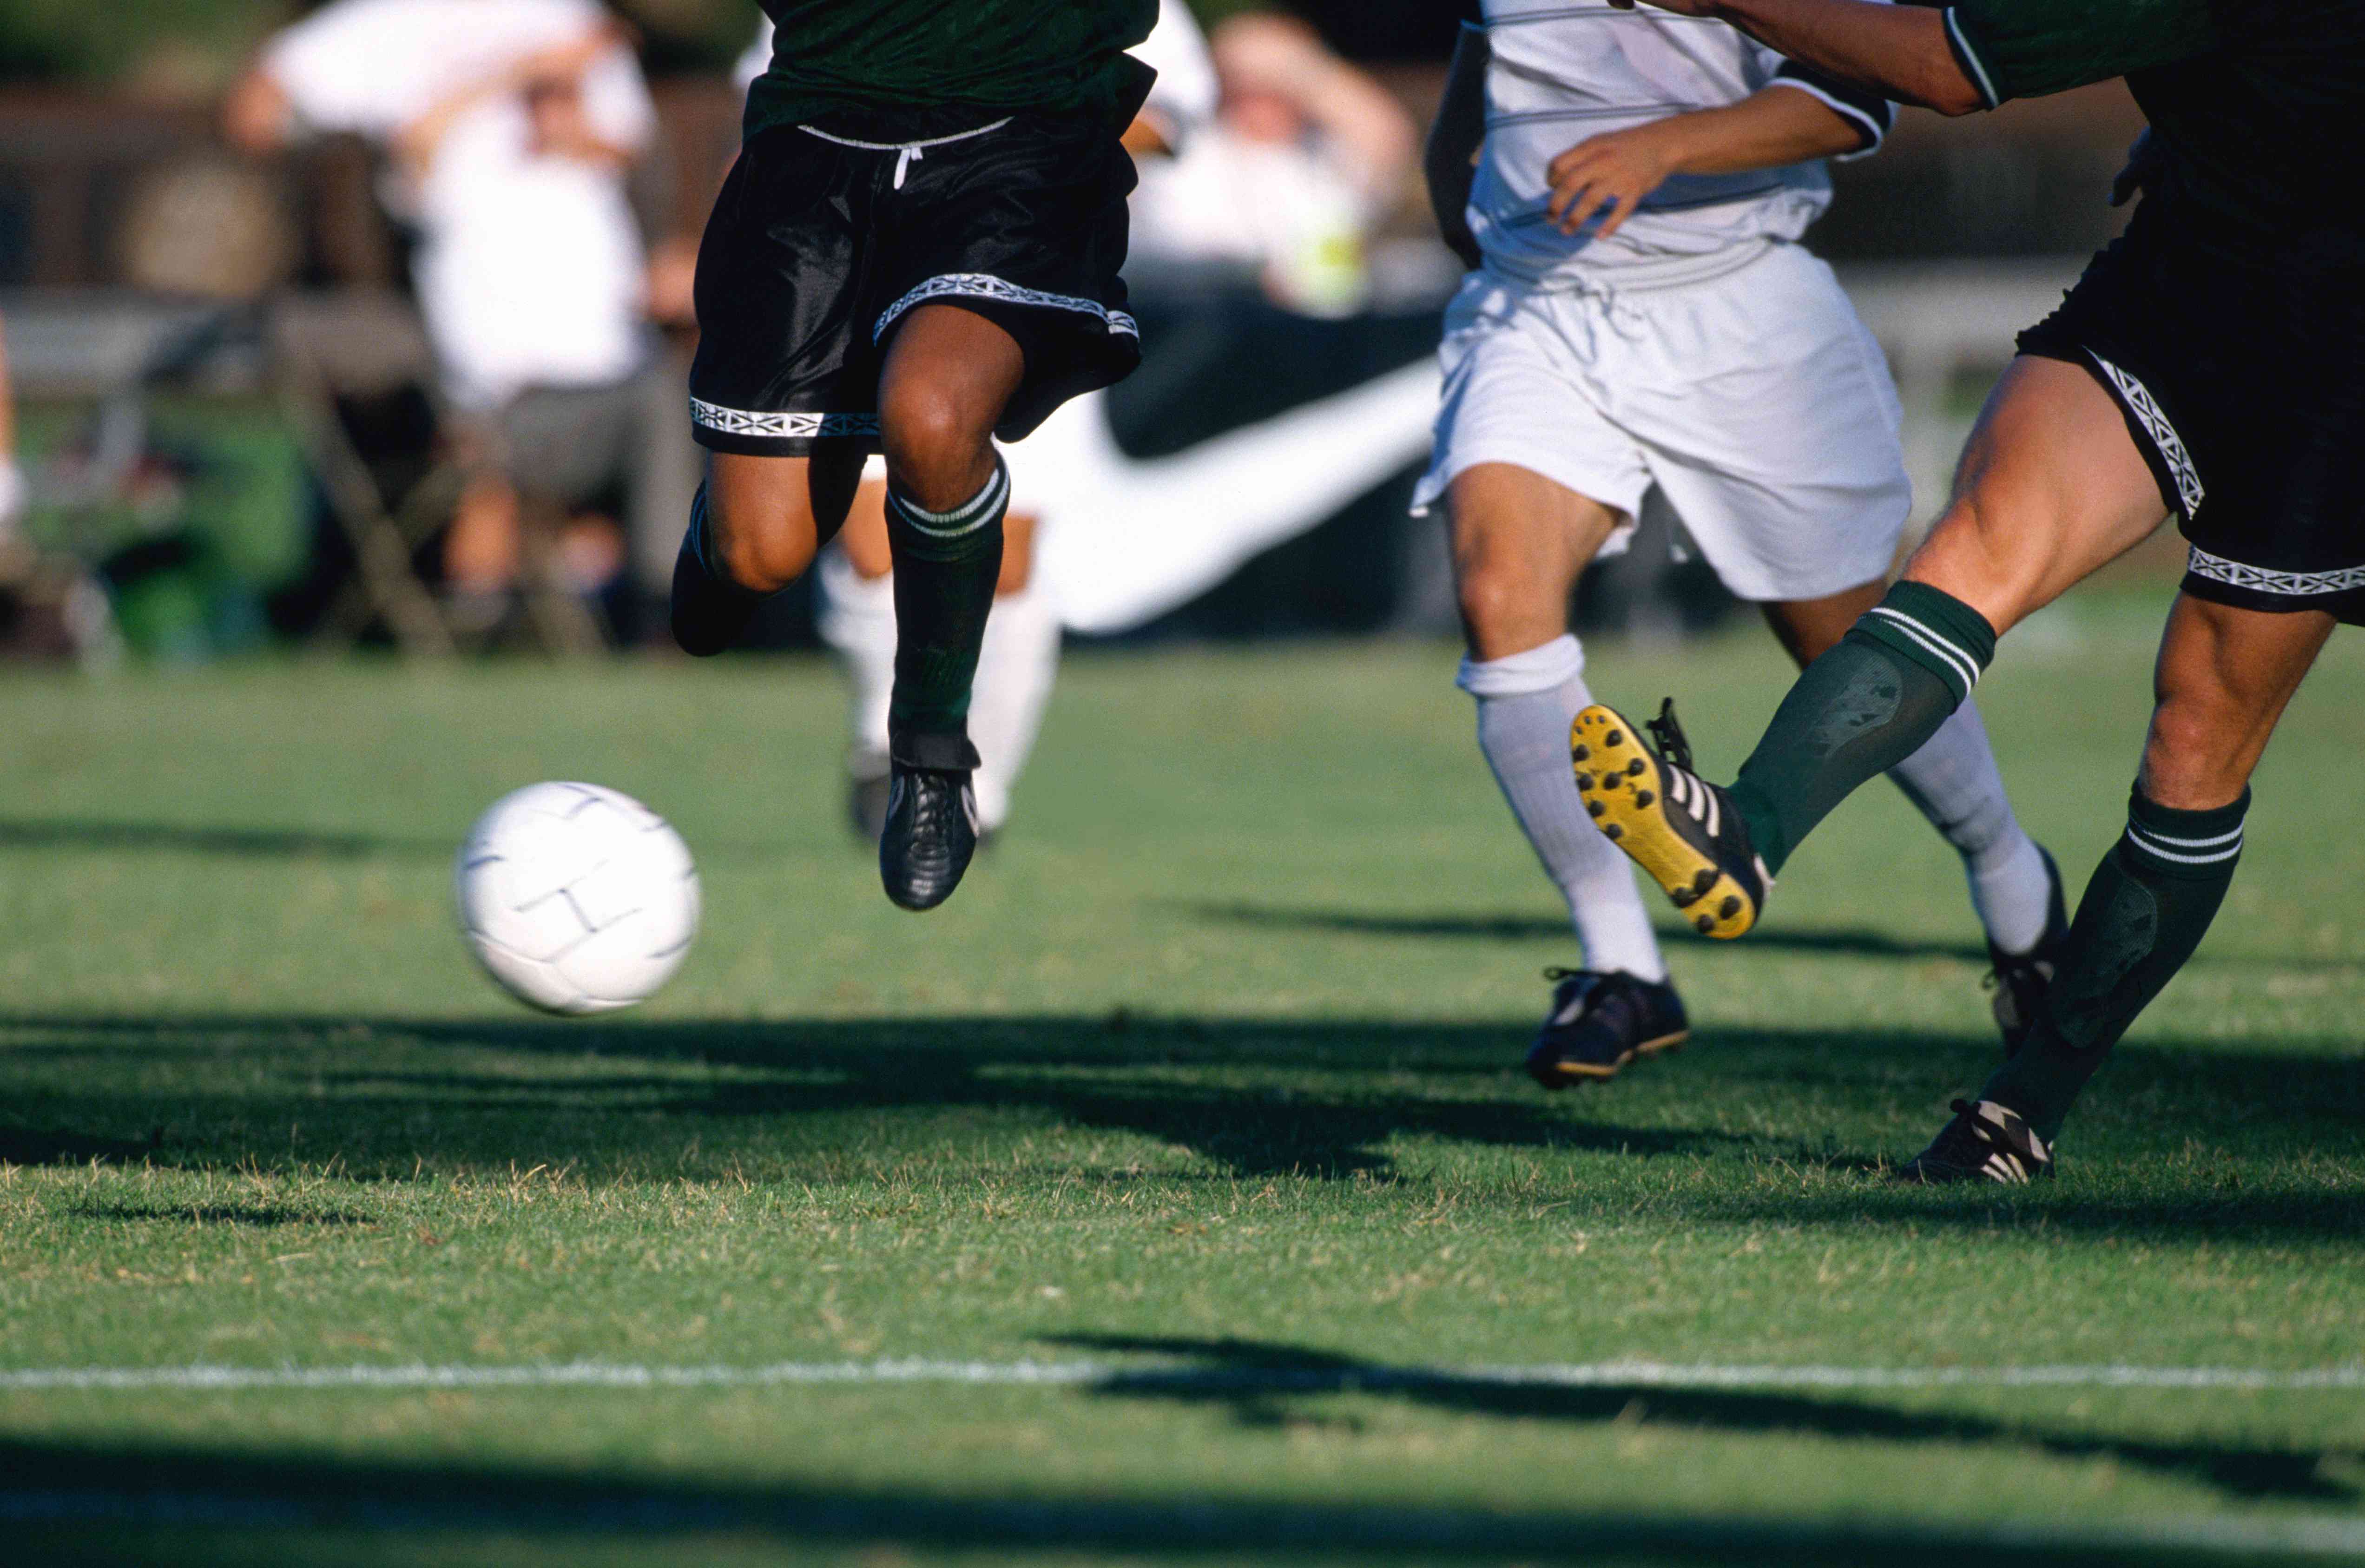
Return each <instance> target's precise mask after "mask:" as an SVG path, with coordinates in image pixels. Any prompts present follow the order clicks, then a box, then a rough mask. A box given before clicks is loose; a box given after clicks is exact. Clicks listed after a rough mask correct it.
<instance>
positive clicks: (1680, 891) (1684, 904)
mask: <svg viewBox="0 0 2365 1568" xmlns="http://www.w3.org/2000/svg"><path fill="white" fill-rule="evenodd" d="M1667 897H1668V898H1670V899H1672V900H1674V901H1675V905H1676V908H1677V909H1689V908H1691V906H1692V905H1694V904H1696V903H1698V902H1699V894H1698V893H1696V892H1694V891H1692V890H1690V889H1689V888H1677V889H1676V890H1675V891H1674V892H1672V893H1669V894H1668V895H1667Z"/></svg>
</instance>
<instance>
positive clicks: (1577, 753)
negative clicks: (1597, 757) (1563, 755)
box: [1568, 745, 1593, 762]
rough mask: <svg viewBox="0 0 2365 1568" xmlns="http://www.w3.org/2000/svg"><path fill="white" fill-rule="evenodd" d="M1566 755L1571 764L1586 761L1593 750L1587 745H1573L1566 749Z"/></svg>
mask: <svg viewBox="0 0 2365 1568" xmlns="http://www.w3.org/2000/svg"><path fill="white" fill-rule="evenodd" d="M1568 755H1569V759H1570V760H1571V761H1573V762H1585V761H1588V760H1590V759H1591V757H1592V756H1593V748H1592V747H1591V746H1589V745H1573V746H1571V747H1569V748H1568Z"/></svg>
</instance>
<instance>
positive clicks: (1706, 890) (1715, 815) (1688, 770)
mask: <svg viewBox="0 0 2365 1568" xmlns="http://www.w3.org/2000/svg"><path fill="white" fill-rule="evenodd" d="M1651 732H1652V734H1653V735H1655V736H1656V737H1657V738H1658V743H1659V744H1658V747H1657V755H1656V756H1653V755H1652V752H1651V750H1650V749H1649V748H1646V747H1645V746H1644V745H1642V736H1641V735H1640V734H1637V733H1636V732H1635V729H1634V726H1633V725H1631V724H1630V723H1628V722H1626V721H1625V719H1624V718H1622V717H1620V715H1619V714H1618V713H1617V712H1616V711H1613V710H1611V709H1609V708H1606V707H1604V706H1603V705H1602V704H1600V703H1598V702H1596V703H1594V704H1593V705H1592V706H1590V707H1588V708H1586V710H1585V711H1583V712H1581V713H1579V714H1577V716H1576V722H1575V723H1574V724H1572V725H1570V726H1569V732H1568V755H1569V761H1570V763H1571V764H1572V765H1573V766H1574V767H1575V769H1576V789H1577V793H1578V794H1580V795H1582V796H1583V797H1584V798H1585V811H1586V815H1587V816H1589V817H1591V818H1592V819H1593V825H1594V826H1595V827H1597V828H1599V829H1600V830H1601V835H1602V836H1603V837H1604V838H1607V839H1608V840H1609V842H1610V843H1612V844H1615V845H1616V846H1618V847H1619V848H1620V849H1622V850H1624V851H1625V852H1626V853H1627V854H1628V855H1630V856H1631V857H1633V858H1634V860H1635V862H1636V863H1637V864H1639V865H1640V866H1641V867H1642V869H1643V870H1645V871H1647V872H1649V873H1650V874H1651V879H1652V880H1653V881H1655V882H1657V883H1658V884H1659V886H1660V887H1661V888H1662V889H1664V890H1665V892H1666V895H1667V897H1668V898H1669V899H1671V900H1672V901H1674V902H1675V906H1676V908H1677V909H1679V910H1681V911H1683V912H1684V918H1685V919H1687V920H1688V921H1690V922H1691V926H1692V929H1693V930H1695V931H1697V932H1698V933H1699V934H1700V935H1703V936H1714V937H1719V938H1721V939H1725V940H1730V939H1731V938H1732V937H1735V936H1739V935H1742V934H1743V933H1744V932H1746V931H1747V930H1748V929H1749V928H1750V927H1751V926H1752V925H1754V924H1756V923H1757V916H1758V913H1759V912H1760V911H1761V910H1763V909H1764V908H1765V895H1766V893H1767V891H1768V890H1771V889H1772V888H1773V886H1774V879H1773V878H1772V877H1771V876H1770V875H1768V874H1767V872H1766V870H1765V862H1764V861H1762V860H1760V859H1758V857H1757V853H1756V851H1755V850H1754V849H1752V848H1751V847H1750V846H1749V829H1748V826H1747V825H1746V824H1745V823H1743V822H1742V820H1741V813H1740V812H1737V811H1735V810H1733V809H1732V801H1731V799H1730V798H1729V797H1728V796H1727V795H1726V794H1725V792H1724V790H1721V789H1720V788H1719V787H1718V786H1716V785H1714V784H1711V783H1709V781H1708V780H1707V779H1705V778H1701V777H1700V776H1699V775H1698V774H1697V773H1694V772H1693V771H1692V749H1691V746H1690V745H1688V744H1687V742H1686V741H1685V739H1684V732H1683V727H1682V726H1681V725H1679V724H1677V723H1676V705H1675V702H1674V700H1672V699H1670V700H1667V701H1665V702H1663V703H1661V704H1660V707H1659V716H1658V717H1657V718H1656V719H1653V721H1652V722H1651Z"/></svg>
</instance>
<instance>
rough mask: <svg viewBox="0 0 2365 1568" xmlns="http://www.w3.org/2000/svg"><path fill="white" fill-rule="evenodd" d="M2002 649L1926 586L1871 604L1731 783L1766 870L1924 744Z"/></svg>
mask: <svg viewBox="0 0 2365 1568" xmlns="http://www.w3.org/2000/svg"><path fill="white" fill-rule="evenodd" d="M1994 656H1995V631H1994V629H1993V628H1992V627H1990V626H1989V624H1988V623H1987V621H1986V619H1985V618H1984V617H1982V616H1981V615H1980V614H1979V612H1978V610H1973V609H1972V608H1971V607H1970V606H1969V605H1967V604H1965V603H1964V602H1963V601H1962V600H1961V599H1956V598H1954V597H1953V596H1951V595H1949V594H1945V593H1941V592H1940V591H1939V590H1938V589H1936V588H1931V587H1930V586H1928V585H1927V584H1925V583H1899V584H1898V585H1897V586H1896V587H1894V588H1890V589H1889V593H1888V595H1887V597H1885V598H1884V599H1881V601H1880V602H1879V603H1878V604H1877V605H1875V606H1874V607H1873V608H1872V609H1870V610H1866V611H1865V612H1864V614H1863V616H1862V617H1861V618H1859V619H1858V620H1857V622H1856V623H1855V625H1854V626H1851V627H1849V628H1848V633H1847V635H1846V636H1844V637H1843V638H1841V639H1840V640H1839V642H1838V644H1835V645H1834V646H1833V648H1832V649H1831V650H1830V651H1829V652H1828V653H1826V654H1824V655H1823V656H1822V657H1821V658H1819V659H1817V660H1816V661H1815V662H1814V663H1813V664H1810V665H1809V666H1807V668H1806V672H1805V673H1804V674H1802V675H1800V676H1799V681H1798V684H1797V685H1795V686H1793V687H1791V688H1790V694H1789V695H1788V697H1785V698H1784V699H1782V706H1781V707H1779V708H1778V709H1777V710H1775V712H1774V722H1772V723H1771V724H1769V725H1767V726H1766V728H1765V738H1764V739H1763V740H1760V741H1759V742H1758V743H1757V749H1756V750H1755V751H1754V752H1752V753H1750V754H1749V760H1748V761H1747V762H1744V763H1743V764H1742V765H1741V776H1740V778H1738V779H1736V780H1735V781H1734V783H1733V786H1732V801H1733V804H1734V805H1735V806H1736V807H1738V808H1739V810H1740V812H1741V816H1742V820H1743V822H1744V823H1748V825H1749V838H1750V846H1751V847H1752V848H1754V849H1755V850H1756V851H1757V855H1758V857H1759V858H1761V859H1762V860H1764V861H1765V869H1766V870H1767V871H1769V872H1774V871H1779V870H1780V869H1781V868H1782V863H1783V862H1784V861H1786V860H1788V858H1789V857H1790V852H1791V851H1792V850H1794V849H1796V848H1797V847H1798V846H1799V840H1801V839H1803V838H1805V837H1806V836H1807V834H1809V833H1810V831H1812V829H1813V828H1814V825H1815V824H1816V823H1819V822H1821V821H1822V820H1823V818H1824V817H1826V816H1828V815H1830V814H1831V810H1832V808H1833V806H1836V805H1838V804H1839V803H1840V802H1841V801H1844V800H1846V799H1847V798H1848V795H1849V794H1850V793H1851V792H1852V791H1854V790H1855V788H1856V786H1857V785H1859V784H1862V783H1863V782H1865V780H1866V779H1868V778H1878V777H1880V775H1882V774H1884V773H1886V772H1888V771H1889V769H1890V768H1892V767H1896V766H1897V765H1898V764H1899V763H1900V762H1902V761H1904V760H1905V759H1906V758H1907V757H1909V756H1912V755H1913V754H1914V753H1915V752H1917V751H1919V750H1921V749H1922V742H1924V741H1926V740H1928V739H1929V738H1930V737H1931V736H1932V735H1934V734H1937V733H1938V726H1939V725H1941V724H1943V723H1945V722H1946V716H1947V715H1948V714H1950V713H1952V712H1953V711H1955V710H1956V708H1958V707H1960V706H1961V705H1962V702H1963V700H1964V699H1965V698H1967V697H1968V696H1969V695H1970V694H1971V688H1972V687H1973V686H1975V685H1977V684H1978V678H1979V672H1980V671H1982V670H1984V669H1986V668H1987V667H1988V661H1989V660H1990V658H1992V657H1994Z"/></svg>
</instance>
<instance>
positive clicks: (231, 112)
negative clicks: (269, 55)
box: [222, 65, 296, 158]
mask: <svg viewBox="0 0 2365 1568" xmlns="http://www.w3.org/2000/svg"><path fill="white" fill-rule="evenodd" d="M295 134H296V108H295V106H294V105H293V104H291V103H289V102H288V100H287V90H286V88H284V87H282V86H281V85H280V84H278V83H277V82H276V81H275V80H273V79H272V76H271V73H269V72H268V71H265V70H264V69H263V67H262V66H261V65H254V66H250V67H249V68H248V69H247V73H246V74H245V75H243V76H241V77H240V78H239V79H238V82H237V84H236V85H234V86H232V87H231V88H230V96H228V97H227V98H224V99H223V100H222V135H224V136H225V137H227V138H229V140H230V145H231V146H233V147H235V148H237V149H238V150H239V151H241V152H248V153H252V154H253V155H254V156H256V157H258V158H259V157H261V156H262V155H263V154H264V153H266V152H273V151H277V150H278V149H280V148H282V147H285V146H286V144H287V142H288V141H289V140H290V139H291V138H293V137H294V135H295Z"/></svg>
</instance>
